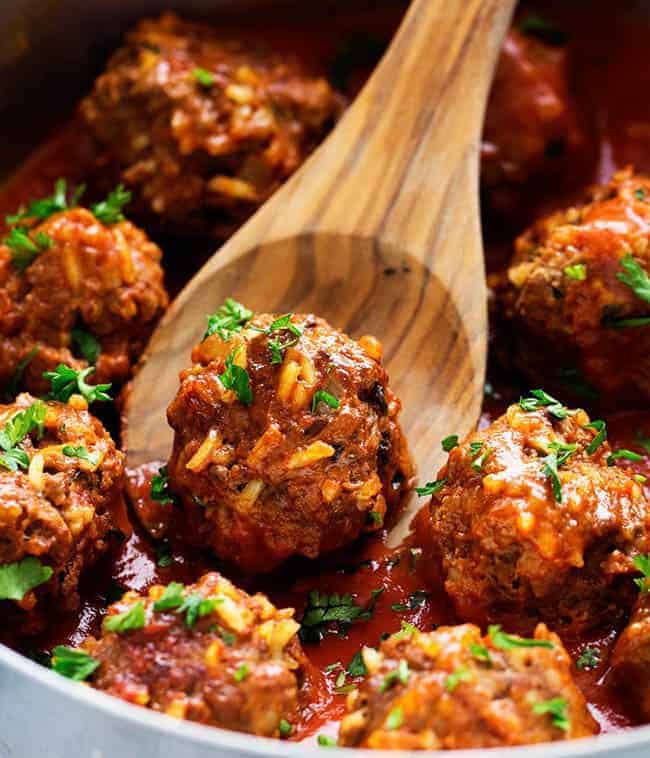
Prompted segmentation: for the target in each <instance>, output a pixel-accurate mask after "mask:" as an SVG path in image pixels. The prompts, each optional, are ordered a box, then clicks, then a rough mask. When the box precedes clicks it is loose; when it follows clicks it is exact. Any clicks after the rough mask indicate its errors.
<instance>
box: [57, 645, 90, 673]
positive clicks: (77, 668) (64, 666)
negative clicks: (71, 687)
mask: <svg viewBox="0 0 650 758" xmlns="http://www.w3.org/2000/svg"><path fill="white" fill-rule="evenodd" d="M51 665H52V670H53V671H56V673H57V674H61V676H65V677H67V678H68V679H72V680H73V681H75V682H83V681H84V680H85V679H88V677H89V676H90V675H91V674H92V673H93V671H95V670H96V669H97V668H98V666H99V661H97V660H95V658H93V657H92V656H90V655H88V653H86V652H85V651H83V650H75V648H73V647H66V646H65V645H57V646H56V647H55V648H54V650H53V651H52V663H51Z"/></svg>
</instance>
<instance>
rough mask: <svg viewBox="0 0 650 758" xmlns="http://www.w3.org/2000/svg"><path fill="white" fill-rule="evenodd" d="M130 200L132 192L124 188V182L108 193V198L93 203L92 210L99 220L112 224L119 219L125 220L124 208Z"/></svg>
mask: <svg viewBox="0 0 650 758" xmlns="http://www.w3.org/2000/svg"><path fill="white" fill-rule="evenodd" d="M130 202H131V193H130V192H129V191H128V190H126V189H124V186H123V185H122V184H118V185H117V187H116V188H115V189H114V190H113V191H112V192H109V193H108V197H107V198H106V200H102V201H101V203H95V204H94V205H91V206H90V210H91V211H92V213H93V215H94V216H95V218H96V219H97V221H101V223H102V224H104V225H105V226H111V224H117V223H118V221H124V214H123V213H122V208H124V206H125V205H128V203H130Z"/></svg>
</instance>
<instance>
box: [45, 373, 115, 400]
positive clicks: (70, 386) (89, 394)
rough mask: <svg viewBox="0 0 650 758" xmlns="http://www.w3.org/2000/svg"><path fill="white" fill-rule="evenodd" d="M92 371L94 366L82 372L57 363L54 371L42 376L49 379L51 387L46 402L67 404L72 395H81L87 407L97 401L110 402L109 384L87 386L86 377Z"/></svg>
mask: <svg viewBox="0 0 650 758" xmlns="http://www.w3.org/2000/svg"><path fill="white" fill-rule="evenodd" d="M94 371H95V367H94V366H88V368H85V369H83V370H82V371H75V369H73V368H70V366H66V365H65V363H59V365H58V366H57V367H56V368H55V369H54V371H46V372H45V373H44V374H43V376H44V377H45V378H46V379H49V381H50V384H51V385H52V391H51V392H50V394H49V395H48V400H58V401H60V402H62V403H67V402H68V400H69V399H70V398H71V397H72V395H82V396H83V397H84V399H85V400H86V402H87V403H88V405H91V404H92V403H94V402H96V401H99V400H101V401H110V400H112V398H111V396H110V395H109V394H108V390H110V388H111V385H110V384H88V383H87V382H86V377H88V376H89V375H90V374H92V373H94Z"/></svg>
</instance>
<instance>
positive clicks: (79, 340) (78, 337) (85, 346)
mask: <svg viewBox="0 0 650 758" xmlns="http://www.w3.org/2000/svg"><path fill="white" fill-rule="evenodd" d="M70 336H71V337H72V342H73V343H74V344H75V346H76V347H77V349H78V350H79V353H80V354H81V356H82V358H84V359H85V360H86V361H88V363H90V364H92V365H94V364H95V363H97V359H98V358H99V356H100V354H101V352H102V346H101V345H100V344H99V341H98V340H97V338H96V337H95V336H94V335H92V334H91V333H90V332H86V331H85V330H83V329H80V328H79V327H75V328H74V329H73V330H72V332H71V333H70Z"/></svg>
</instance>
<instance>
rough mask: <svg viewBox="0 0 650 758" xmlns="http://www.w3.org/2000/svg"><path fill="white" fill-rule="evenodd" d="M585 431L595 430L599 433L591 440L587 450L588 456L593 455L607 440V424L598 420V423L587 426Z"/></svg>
mask: <svg viewBox="0 0 650 758" xmlns="http://www.w3.org/2000/svg"><path fill="white" fill-rule="evenodd" d="M585 429H595V430H596V432H597V434H596V436H595V437H594V438H593V439H592V440H591V442H590V443H589V444H588V445H587V448H586V450H587V454H588V455H593V454H594V453H595V452H596V450H598V448H599V447H600V446H601V445H602V444H603V442H605V440H606V439H607V424H606V423H605V422H604V421H600V419H597V420H596V421H592V422H591V423H590V424H586V425H585Z"/></svg>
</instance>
